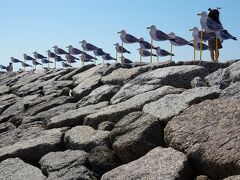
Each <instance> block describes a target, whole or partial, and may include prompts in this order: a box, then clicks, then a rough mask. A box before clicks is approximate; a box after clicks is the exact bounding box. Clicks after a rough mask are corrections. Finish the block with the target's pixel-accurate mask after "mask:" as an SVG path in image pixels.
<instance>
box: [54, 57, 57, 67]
mask: <svg viewBox="0 0 240 180" xmlns="http://www.w3.org/2000/svg"><path fill="white" fill-rule="evenodd" d="M56 67H57V61H56V59H55V58H54V68H55V69H56Z"/></svg>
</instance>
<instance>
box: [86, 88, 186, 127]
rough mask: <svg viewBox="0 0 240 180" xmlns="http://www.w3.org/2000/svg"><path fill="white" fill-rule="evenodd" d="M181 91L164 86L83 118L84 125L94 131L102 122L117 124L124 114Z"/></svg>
mask: <svg viewBox="0 0 240 180" xmlns="http://www.w3.org/2000/svg"><path fill="white" fill-rule="evenodd" d="M182 91H183V89H177V88H174V87H171V86H164V87H161V88H159V89H156V90H154V91H150V92H146V93H143V94H139V95H137V96H134V97H132V98H131V99H129V100H127V101H124V102H121V103H118V104H114V105H110V106H107V107H105V108H102V109H101V110H99V111H98V112H96V113H94V114H90V115H88V116H87V117H86V118H85V121H84V125H88V126H91V127H94V128H95V129H96V128H97V127H98V125H99V124H100V123H101V122H104V121H110V122H114V123H117V122H118V121H119V120H120V119H121V118H123V116H125V115H126V114H128V113H131V112H133V111H140V110H142V107H143V106H144V105H145V104H147V103H149V102H152V101H156V100H158V99H160V98H162V97H163V96H165V95H167V94H177V93H181V92H182Z"/></svg>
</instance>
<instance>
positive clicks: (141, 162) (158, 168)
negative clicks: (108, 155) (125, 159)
mask: <svg viewBox="0 0 240 180" xmlns="http://www.w3.org/2000/svg"><path fill="white" fill-rule="evenodd" d="M191 178H192V169H191V167H190V166H189V164H188V161H187V157H186V156H185V155H184V154H183V153H181V152H178V151H176V150H174V149H172V148H161V147H157V148H155V149H153V150H151V151H150V152H149V153H147V154H146V155H145V156H143V157H141V158H139V159H138V160H135V161H133V162H130V163H128V164H125V165H122V166H119V167H117V168H115V169H113V170H112V171H109V172H107V173H105V174H104V175H103V176H102V178H101V180H112V179H119V180H120V179H121V180H140V179H142V180H146V179H159V180H160V179H161V180H165V179H179V180H191Z"/></svg>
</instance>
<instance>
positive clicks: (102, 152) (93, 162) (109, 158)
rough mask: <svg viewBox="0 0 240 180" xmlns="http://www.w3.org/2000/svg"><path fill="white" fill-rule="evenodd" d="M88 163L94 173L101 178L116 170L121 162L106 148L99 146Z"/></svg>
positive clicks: (91, 154)
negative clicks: (106, 173)
mask: <svg viewBox="0 0 240 180" xmlns="http://www.w3.org/2000/svg"><path fill="white" fill-rule="evenodd" d="M88 161H89V163H90V166H91V167H92V169H93V171H94V172H95V173H97V174H98V175H99V176H102V175H103V174H104V173H105V172H108V171H110V170H112V169H114V168H116V167H117V166H118V164H119V160H118V158H117V157H116V155H115V154H114V153H113V152H112V151H111V150H110V149H109V148H108V147H106V146H97V147H96V148H94V149H93V150H92V151H91V153H90V154H89V157H88Z"/></svg>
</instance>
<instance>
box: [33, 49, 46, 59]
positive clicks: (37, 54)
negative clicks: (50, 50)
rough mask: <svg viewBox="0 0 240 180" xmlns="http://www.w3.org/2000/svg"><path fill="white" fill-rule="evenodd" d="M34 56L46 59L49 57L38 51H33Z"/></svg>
mask: <svg viewBox="0 0 240 180" xmlns="http://www.w3.org/2000/svg"><path fill="white" fill-rule="evenodd" d="M33 56H34V57H35V59H45V58H47V57H45V56H43V55H41V54H39V53H37V52H36V51H35V52H33Z"/></svg>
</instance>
